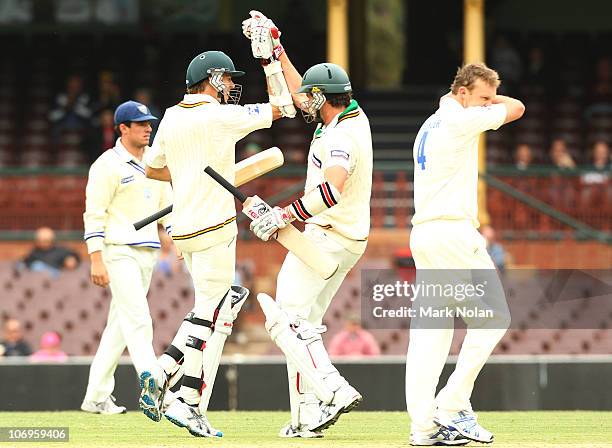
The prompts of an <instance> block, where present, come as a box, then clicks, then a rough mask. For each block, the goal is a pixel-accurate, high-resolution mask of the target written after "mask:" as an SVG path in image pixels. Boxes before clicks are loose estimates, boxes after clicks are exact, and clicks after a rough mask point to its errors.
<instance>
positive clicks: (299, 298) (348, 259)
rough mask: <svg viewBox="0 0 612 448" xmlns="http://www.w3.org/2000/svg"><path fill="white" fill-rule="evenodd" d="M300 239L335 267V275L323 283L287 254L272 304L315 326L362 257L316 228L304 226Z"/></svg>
mask: <svg viewBox="0 0 612 448" xmlns="http://www.w3.org/2000/svg"><path fill="white" fill-rule="evenodd" d="M304 235H305V236H306V237H307V238H308V239H309V240H311V241H312V242H313V243H314V244H315V246H317V247H318V248H319V249H320V250H322V251H323V252H325V253H326V254H327V255H328V256H330V257H331V258H332V259H333V260H334V261H336V262H337V263H338V264H339V268H338V271H337V272H336V273H335V274H334V275H333V276H332V277H331V278H329V279H327V280H324V279H322V278H321V276H320V275H319V274H317V273H316V272H315V271H313V270H312V269H310V268H309V267H308V266H306V265H305V264H304V263H302V261H300V259H299V258H297V257H296V256H295V255H294V254H293V253H291V252H289V253H288V254H287V257H286V258H285V261H284V262H283V265H282V266H281V269H280V272H279V274H278V278H277V280H276V301H277V302H278V304H279V306H280V307H281V308H282V309H283V310H284V311H286V312H288V313H289V314H291V315H293V316H295V317H301V318H302V319H306V320H307V321H308V322H310V323H311V324H313V325H315V326H318V325H321V322H322V321H323V315H324V314H325V311H327V308H329V304H330V303H331V300H332V299H333V297H334V295H335V294H336V292H338V289H339V288H340V285H341V284H342V281H343V280H344V278H345V277H346V274H348V272H349V271H350V270H351V269H352V268H353V266H355V263H357V261H358V260H359V258H360V257H361V255H362V253H359V254H355V253H353V252H350V251H348V250H347V249H345V248H344V247H343V246H342V245H341V244H340V243H338V242H337V241H335V240H333V239H332V238H330V237H329V236H327V235H326V233H325V231H324V230H322V229H319V228H317V227H316V226H308V228H307V229H306V231H305V232H304Z"/></svg>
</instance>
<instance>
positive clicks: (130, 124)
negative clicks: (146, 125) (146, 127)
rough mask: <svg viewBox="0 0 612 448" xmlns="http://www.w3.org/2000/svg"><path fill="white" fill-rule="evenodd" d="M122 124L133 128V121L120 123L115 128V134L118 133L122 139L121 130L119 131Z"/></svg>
mask: <svg viewBox="0 0 612 448" xmlns="http://www.w3.org/2000/svg"><path fill="white" fill-rule="evenodd" d="M122 124H124V125H126V126H127V127H128V128H129V127H131V126H132V122H131V121H124V122H122V123H119V124H118V125H117V126H115V132H116V133H117V135H118V136H119V137H121V130H120V129H119V126H121V125H122Z"/></svg>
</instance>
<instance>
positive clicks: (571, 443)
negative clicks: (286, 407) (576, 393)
mask: <svg viewBox="0 0 612 448" xmlns="http://www.w3.org/2000/svg"><path fill="white" fill-rule="evenodd" d="M208 416H209V419H210V421H211V422H212V423H213V425H214V426H215V427H216V428H218V429H220V430H222V431H223V432H224V433H225V436H224V437H223V438H222V439H201V438H195V437H192V436H191V435H189V433H188V432H187V431H186V430H181V429H179V428H177V427H175V426H174V425H172V424H171V423H169V422H168V421H166V420H163V421H162V422H160V423H157V424H156V423H153V422H151V421H150V420H148V419H147V418H146V417H144V416H143V415H142V414H140V413H137V412H130V413H128V414H127V415H116V416H110V417H107V416H98V415H91V414H85V413H83V412H0V426H3V427H6V426H68V427H69V428H70V442H69V443H67V444H62V443H57V444H56V443H53V444H50V443H48V442H42V443H18V444H14V445H15V446H18V447H26V446H55V447H61V446H79V447H81V446H82V447H94V446H95V447H181V448H182V447H190V446H215V447H216V446H222V447H287V446H296V447H301V446H308V447H386V448H391V447H400V446H401V447H405V446H408V442H407V440H408V417H407V415H406V414H405V413H402V412H352V413H350V414H347V415H345V416H343V417H342V418H341V419H340V421H339V422H338V423H337V424H336V425H335V426H333V427H331V428H330V429H329V430H327V431H326V433H325V438H324V439H318V440H298V439H293V440H287V439H279V438H278V437H276V434H277V432H278V430H279V428H280V427H281V426H282V424H284V423H285V421H286V420H287V418H288V412H210V413H209V415H208ZM479 420H480V421H481V423H482V424H483V425H484V426H486V427H487V428H488V429H490V430H492V431H493V432H494V433H495V435H496V442H495V443H494V445H493V446H494V447H495V448H502V447H504V448H506V447H507V448H510V447H512V448H515V447H516V448H518V447H520V448H531V447H558V446H561V447H563V448H570V447H584V448H587V447H588V448H597V447H611V448H612V412H582V411H576V412H482V413H480V414H479ZM12 445H13V444H11V443H1V442H0V447H4V446H12ZM469 446H484V445H481V444H478V443H471V444H470V445H469Z"/></svg>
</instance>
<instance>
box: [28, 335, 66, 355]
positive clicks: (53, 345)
mask: <svg viewBox="0 0 612 448" xmlns="http://www.w3.org/2000/svg"><path fill="white" fill-rule="evenodd" d="M61 345H62V338H61V337H60V335H59V334H58V333H56V332H55V331H47V332H46V333H43V335H42V337H41V338H40V348H39V349H38V350H37V351H36V352H35V353H34V354H32V356H31V357H30V361H33V362H48V361H54V362H64V361H66V360H67V359H68V355H67V354H66V352H64V351H63V350H62V348H61Z"/></svg>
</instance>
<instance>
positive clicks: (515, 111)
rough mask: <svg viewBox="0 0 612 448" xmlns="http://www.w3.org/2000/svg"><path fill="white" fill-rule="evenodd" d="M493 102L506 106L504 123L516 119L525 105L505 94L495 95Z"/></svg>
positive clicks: (519, 116)
mask: <svg viewBox="0 0 612 448" xmlns="http://www.w3.org/2000/svg"><path fill="white" fill-rule="evenodd" d="M493 104H503V105H505V106H506V120H505V121H504V124H506V123H510V122H512V121H516V120H518V119H519V118H521V117H522V116H523V114H524V113H525V105H524V104H523V103H522V101H520V100H517V99H516V98H512V97H509V96H505V95H496V96H495V98H493Z"/></svg>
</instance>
